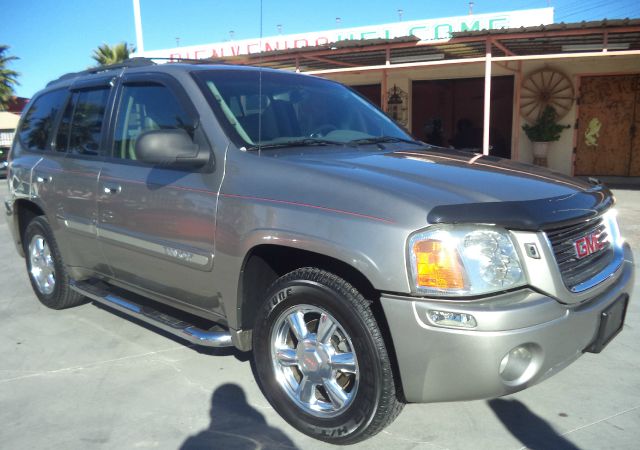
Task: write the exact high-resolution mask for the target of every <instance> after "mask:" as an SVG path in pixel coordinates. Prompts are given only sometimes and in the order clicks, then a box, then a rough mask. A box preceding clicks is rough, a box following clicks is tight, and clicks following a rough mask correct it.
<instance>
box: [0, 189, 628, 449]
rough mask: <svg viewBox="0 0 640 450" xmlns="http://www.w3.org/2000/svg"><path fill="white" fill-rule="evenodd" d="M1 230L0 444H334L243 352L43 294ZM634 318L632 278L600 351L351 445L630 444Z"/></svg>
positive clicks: (410, 415) (404, 420)
mask: <svg viewBox="0 0 640 450" xmlns="http://www.w3.org/2000/svg"><path fill="white" fill-rule="evenodd" d="M615 193H616V196H617V198H618V208H619V210H620V222H621V226H622V230H623V235H624V236H625V237H626V238H627V239H628V240H629V241H630V242H631V244H632V247H633V248H634V250H635V252H636V255H638V256H640V191H634V190H616V191H615ZM4 196H6V185H5V183H4V182H2V184H1V188H0V197H4ZM8 233H9V232H8V229H7V225H6V223H5V218H4V215H3V216H2V218H0V236H1V237H3V239H2V240H0V286H1V288H0V448H2V449H11V450H13V449H49V448H55V449H65V450H74V449H83V450H84V449H146V448H151V449H177V448H212V449H278V448H298V449H305V450H306V449H333V448H336V447H335V446H331V445H328V444H324V443H322V442H319V441H316V440H313V439H311V438H308V437H307V436H305V435H303V434H301V433H299V432H298V431H296V430H295V429H294V428H292V427H291V426H290V425H288V424H287V423H286V422H285V421H284V420H282V419H281V418H280V416H278V414H276V412H275V411H274V410H273V409H272V408H271V407H270V406H269V404H268V403H267V401H266V400H265V398H264V397H263V395H262V393H261V392H260V390H259V388H258V387H257V385H256V382H255V381H254V379H253V375H252V372H251V367H250V363H249V359H248V358H249V357H250V355H248V354H241V353H239V352H235V351H229V350H225V351H210V350H202V349H198V348H195V347H189V346H186V345H184V344H183V343H182V342H180V341H177V340H174V339H172V338H170V337H168V336H167V335H164V334H161V333H159V332H157V331H154V330H153V329H151V328H147V327H144V326H141V325H139V324H138V323H135V322H132V321H130V320H127V319H126V318H122V317H120V316H118V315H116V314H114V313H113V312H111V311H109V310H106V309H104V308H100V307H97V306H96V305H94V304H92V303H87V304H85V305H82V306H79V307H77V308H73V309H69V310H65V311H53V310H50V309H47V308H45V307H43V306H41V305H40V303H38V301H37V299H36V297H35V295H34V294H33V292H32V291H31V286H30V284H29V281H28V278H27V274H26V271H25V268H24V261H23V260H22V259H21V258H20V257H19V256H18V255H17V254H16V252H15V250H14V247H13V244H12V242H11V241H10V238H9V234H8ZM636 266H637V264H636ZM639 320H640V288H639V286H638V282H637V281H636V288H635V292H634V295H633V298H632V301H631V303H630V306H629V311H628V314H627V325H626V327H625V330H624V331H623V332H622V333H621V334H620V335H619V336H618V337H617V338H616V339H615V340H614V341H613V342H612V343H611V344H610V345H609V346H608V347H607V348H606V349H605V351H604V352H603V353H601V354H599V355H593V354H586V355H584V356H583V357H582V358H580V359H579V360H578V361H577V362H575V363H574V364H573V365H571V366H569V367H568V368H567V369H565V370H564V371H562V372H561V373H560V374H558V375H556V376H555V377H553V378H551V379H550V380H547V381H545V382H543V383H542V384H540V385H538V386H535V387H533V388H530V389H528V390H525V391H523V392H520V393H518V394H515V395H511V396H508V397H503V398H501V399H497V400H492V401H473V402H464V403H443V404H425V405H408V406H407V407H406V408H405V410H404V412H403V413H402V414H401V415H400V417H399V418H398V419H397V420H396V421H395V422H394V423H393V424H392V425H391V426H390V427H388V428H387V429H386V430H385V431H383V432H382V433H380V434H379V435H378V436H376V437H374V438H372V439H370V440H368V441H366V442H364V443H361V444H358V445H354V446H351V447H349V448H351V449H354V450H355V449H367V450H375V449H407V450H408V449H420V450H433V449H514V450H515V449H519V448H522V447H525V446H527V447H530V448H535V449H562V448H565V449H575V448H580V449H598V450H600V449H634V448H637V446H638V442H639V441H640V427H639V426H638V425H639V424H640V353H639V352H638V350H637V348H638V342H640V326H639V325H638V321H639Z"/></svg>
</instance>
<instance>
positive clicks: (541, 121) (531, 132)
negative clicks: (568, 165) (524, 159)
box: [522, 106, 570, 159]
mask: <svg viewBox="0 0 640 450" xmlns="http://www.w3.org/2000/svg"><path fill="white" fill-rule="evenodd" d="M557 117H558V113H557V112H556V110H555V109H553V107H552V106H547V107H546V108H545V109H544V111H542V114H541V115H540V116H539V117H538V119H537V120H536V122H535V123H534V124H533V125H529V124H524V125H523V126H522V129H523V130H524V132H525V133H526V134H527V137H528V138H529V140H531V142H533V156H534V158H545V159H546V157H547V153H548V152H549V143H550V142H554V141H557V140H558V139H560V134H561V133H562V130H564V129H565V128H569V126H570V125H561V124H559V123H558V122H557Z"/></svg>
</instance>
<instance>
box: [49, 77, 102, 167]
mask: <svg viewBox="0 0 640 450" xmlns="http://www.w3.org/2000/svg"><path fill="white" fill-rule="evenodd" d="M108 98H109V88H106V87H105V88H99V89H92V90H86V91H80V92H75V93H74V94H73V97H72V98H71V101H70V102H69V103H68V105H67V108H66V109H65V112H64V115H63V116H62V120H61V122H60V127H59V131H58V136H57V138H56V149H57V150H58V151H69V152H71V153H76V154H84V155H97V154H99V153H100V138H101V131H102V123H103V121H104V114H105V111H106V109H107V100H108Z"/></svg>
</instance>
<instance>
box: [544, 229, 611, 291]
mask: <svg viewBox="0 0 640 450" xmlns="http://www.w3.org/2000/svg"><path fill="white" fill-rule="evenodd" d="M546 233H547V238H548V239H549V242H550V243H551V247H552V248H553V254H554V255H555V257H556V262H557V263H558V268H559V269H560V274H561V275H562V280H563V281H564V284H565V285H566V286H567V287H568V288H569V289H571V290H572V289H573V288H574V287H576V286H577V285H579V284H580V283H582V282H584V281H586V280H589V279H590V278H592V277H593V276H595V275H596V274H598V273H600V272H602V271H603V270H604V269H605V268H606V267H607V266H608V265H609V264H610V263H611V262H612V261H613V259H614V251H613V246H612V244H611V237H610V236H609V230H608V228H607V225H606V222H605V221H604V220H603V218H602V217H597V218H595V219H591V220H588V221H586V222H584V221H583V222H580V223H576V224H572V225H568V226H565V227H562V228H556V229H551V230H547V231H546ZM593 233H600V235H599V238H598V241H599V242H600V243H602V244H603V245H604V248H603V249H601V250H599V251H596V252H594V253H591V254H590V255H588V256H585V257H583V258H578V256H577V252H576V245H575V242H576V241H577V240H578V239H580V238H582V237H585V236H589V235H592V234H593Z"/></svg>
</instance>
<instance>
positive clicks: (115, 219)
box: [98, 74, 222, 312]
mask: <svg viewBox="0 0 640 450" xmlns="http://www.w3.org/2000/svg"><path fill="white" fill-rule="evenodd" d="M149 80H150V77H149V75H148V74H147V75H145V77H144V78H140V77H137V76H135V74H134V75H129V76H126V77H125V78H124V79H123V80H122V84H121V87H120V88H119V94H118V99H117V100H116V105H117V106H116V107H117V112H116V115H115V116H114V118H115V124H114V126H113V131H112V133H113V144H112V147H113V150H112V155H111V157H110V158H107V160H106V161H105V163H104V165H103V168H102V171H101V174H100V177H99V180H98V192H99V194H98V239H99V241H100V243H101V246H102V249H103V252H104V254H105V257H106V259H107V261H108V263H109V265H110V267H111V269H112V271H113V274H114V277H115V279H116V280H118V281H120V282H122V283H124V284H125V285H126V286H128V287H132V288H137V289H138V290H139V291H142V293H149V294H153V295H155V296H160V297H162V298H163V299H166V300H169V301H173V302H177V303H180V304H182V305H185V306H192V307H193V306H195V307H197V308H201V309H205V310H208V311H213V312H220V308H221V306H220V302H219V296H218V295H217V294H216V290H215V288H214V286H212V277H211V270H212V268H213V255H214V235H215V213H216V205H217V192H218V186H219V182H220V177H221V172H222V171H221V170H219V171H215V170H213V169H207V168H205V169H198V170H192V169H180V168H168V167H160V166H155V167H154V166H150V165H148V164H146V163H144V162H142V161H139V160H138V159H137V157H136V152H135V146H136V141H137V138H138V137H139V136H140V135H142V134H143V133H145V132H149V131H153V130H159V129H183V130H185V131H187V132H188V133H189V134H190V135H191V137H192V138H193V139H194V141H195V142H196V143H198V145H205V146H207V145H208V144H207V143H206V138H203V136H204V135H203V134H202V130H201V127H199V126H198V122H199V120H198V116H197V113H196V110H195V108H194V107H193V105H192V104H191V103H190V102H189V100H188V99H187V97H186V95H185V94H184V93H183V92H182V90H181V88H180V86H179V85H178V84H177V83H175V81H174V82H172V81H171V80H172V79H170V78H169V77H167V76H160V75H157V77H156V79H155V80H152V81H149ZM203 139H204V140H203ZM178 306H180V305H178Z"/></svg>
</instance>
